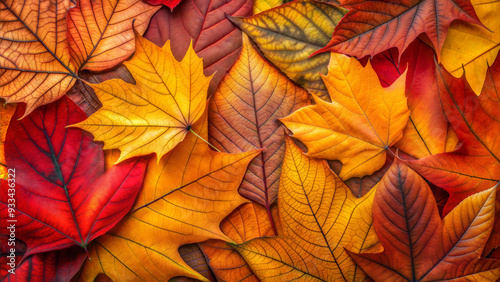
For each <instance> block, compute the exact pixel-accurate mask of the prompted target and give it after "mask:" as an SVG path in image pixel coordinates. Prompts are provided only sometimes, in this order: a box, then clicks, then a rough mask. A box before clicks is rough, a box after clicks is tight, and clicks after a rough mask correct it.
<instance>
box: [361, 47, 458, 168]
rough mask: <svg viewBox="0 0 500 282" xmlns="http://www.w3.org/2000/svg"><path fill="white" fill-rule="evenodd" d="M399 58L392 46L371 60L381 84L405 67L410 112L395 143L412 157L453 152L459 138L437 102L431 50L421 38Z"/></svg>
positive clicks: (396, 75)
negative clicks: (399, 137) (404, 126)
mask: <svg viewBox="0 0 500 282" xmlns="http://www.w3.org/2000/svg"><path fill="white" fill-rule="evenodd" d="M398 58H399V56H398V53H397V50H396V49H395V48H393V49H390V50H388V51H385V52H383V53H381V54H378V55H376V56H375V57H373V59H372V60H371V61H370V63H371V64H372V66H373V69H374V70H375V72H376V73H377V75H378V76H379V78H380V81H381V84H382V86H384V87H386V86H389V85H391V84H392V83H393V82H394V81H395V80H396V79H397V78H398V77H400V76H401V74H403V72H404V71H405V70H406V69H408V71H407V75H406V97H407V98H408V108H409V109H410V111H411V114H410V119H409V121H408V123H407V125H406V128H405V129H404V131H403V137H402V138H401V139H400V140H399V141H398V142H397V143H396V144H395V145H394V146H395V147H397V148H398V149H400V150H402V151H404V152H405V153H407V154H409V155H411V156H413V157H415V158H423V157H427V156H429V155H433V154H439V153H444V152H450V151H453V150H454V149H455V146H456V145H457V142H458V138H457V136H456V134H455V132H454V131H453V129H452V128H451V125H449V123H448V120H447V119H446V116H445V115H444V113H443V109H442V107H441V102H440V101H439V95H438V90H437V82H436V67H435V66H436V65H435V63H434V51H433V50H432V48H430V47H429V46H427V45H426V44H425V43H423V42H422V41H421V40H415V41H414V42H413V43H411V44H410V45H409V46H408V48H407V49H406V51H405V52H404V53H403V55H402V56H401V59H400V61H399V62H398Z"/></svg>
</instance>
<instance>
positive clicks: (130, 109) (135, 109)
mask: <svg viewBox="0 0 500 282" xmlns="http://www.w3.org/2000/svg"><path fill="white" fill-rule="evenodd" d="M124 64H125V66H126V67H127V68H128V69H129V71H130V72H131V73H132V76H133V77H134V79H135V81H136V84H135V85H133V84H128V83H125V82H124V81H121V80H117V79H112V80H107V81H105V82H103V83H100V84H97V85H92V88H93V89H94V91H95V92H96V94H97V96H98V97H99V100H100V101H101V102H102V104H103V106H102V108H100V109H99V110H98V111H97V112H96V113H94V114H93V115H91V116H90V117H89V118H87V119H86V120H85V121H83V122H80V123H78V124H75V125H73V126H76V127H79V128H81V129H83V130H86V131H88V132H90V133H92V135H94V139H95V140H98V141H104V149H113V148H117V149H119V150H120V151H121V155H120V158H119V159H118V160H117V163H118V162H121V161H123V160H126V159H129V158H132V157H135V156H141V155H148V154H151V153H156V155H157V156H158V159H160V158H161V157H163V156H164V155H165V154H166V153H168V152H169V151H170V150H172V149H173V148H174V147H175V146H176V145H177V144H179V142H181V141H182V140H183V139H184V137H185V136H186V134H187V133H188V132H189V130H190V128H191V126H192V125H193V124H194V123H195V122H196V121H197V120H198V119H199V118H200V117H201V115H202V114H203V111H204V110H205V105H206V97H207V96H206V95H207V94H206V93H207V89H208V83H209V82H210V77H205V76H204V75H203V67H202V60H201V59H200V58H199V57H198V56H197V55H196V53H195V52H194V50H193V48H191V47H190V48H189V49H188V51H187V53H186V55H185V57H184V59H183V60H182V61H181V62H178V61H177V60H175V58H174V56H173V55H172V52H171V51H170V43H169V42H167V43H166V44H165V45H164V46H163V47H162V48H160V47H158V46H156V45H154V44H153V43H151V42H149V41H148V40H146V39H144V38H143V37H142V36H140V35H139V34H137V33H136V52H135V55H134V57H133V58H132V60H130V61H127V62H125V63H124Z"/></svg>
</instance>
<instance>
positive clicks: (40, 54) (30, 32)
mask: <svg viewBox="0 0 500 282" xmlns="http://www.w3.org/2000/svg"><path fill="white" fill-rule="evenodd" d="M69 6H70V2H69V0H55V1H38V0H2V1H0V54H2V55H1V56H0V93H1V94H0V98H4V99H5V100H6V101H7V103H17V102H24V103H26V105H27V107H26V112H25V113H24V116H27V115H28V114H29V113H31V112H32V111H33V110H34V109H35V108H36V107H38V106H41V105H44V104H48V103H51V102H53V101H55V100H57V99H59V98H60V97H62V96H63V95H64V93H66V91H68V90H69V89H70V88H71V86H73V84H74V83H75V82H76V79H77V75H76V70H77V66H76V65H74V64H73V62H72V61H71V57H70V52H69V45H68V42H67V41H66V40H65V39H66V16H67V12H68V9H69ZM25 7H29V9H28V8H25ZM24 116H23V117H24Z"/></svg>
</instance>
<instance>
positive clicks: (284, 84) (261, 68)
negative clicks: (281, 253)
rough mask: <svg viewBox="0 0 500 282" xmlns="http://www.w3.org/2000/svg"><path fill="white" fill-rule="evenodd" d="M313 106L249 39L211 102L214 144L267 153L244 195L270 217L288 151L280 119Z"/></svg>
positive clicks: (243, 189)
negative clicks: (266, 211) (259, 150)
mask: <svg viewBox="0 0 500 282" xmlns="http://www.w3.org/2000/svg"><path fill="white" fill-rule="evenodd" d="M308 104H309V97H308V94H307V92H306V91H305V90H303V89H302V88H300V87H298V86H297V85H295V84H294V83H293V82H292V81H290V80H289V79H288V78H287V77H286V76H284V75H283V74H282V73H281V72H280V71H279V70H277V69H275V68H274V67H273V66H272V65H270V64H269V63H268V62H266V61H265V60H264V59H263V58H262V57H261V56H260V55H259V54H258V53H257V52H256V51H255V50H254V49H253V47H252V46H251V43H250V41H249V39H248V37H246V36H244V38H243V48H242V51H241V54H240V56H239V58H238V60H237V61H236V63H235V64H234V65H233V67H232V68H231V69H230V71H229V73H228V74H227V76H225V77H224V79H223V80H222V81H221V84H220V85H219V87H218V88H217V90H216V92H215V94H214V96H213V99H212V100H211V101H210V106H209V120H210V126H209V134H210V141H211V142H212V143H213V144H214V145H215V146H217V147H218V148H220V149H221V150H223V151H226V152H231V153H239V152H245V151H249V150H254V149H263V150H262V151H261V153H260V155H259V156H258V157H257V158H255V159H254V160H253V161H252V162H251V163H250V166H249V171H248V172H247V174H246V175H245V179H244V180H243V183H242V184H241V187H240V192H241V194H242V195H243V196H246V197H247V198H249V199H252V200H253V201H255V202H257V203H259V204H261V205H263V206H265V207H266V208H267V210H268V214H269V218H270V219H271V217H270V215H271V212H270V206H271V204H273V203H274V202H275V201H276V197H277V195H278V185H279V175H280V172H281V165H282V158H283V154H284V151H285V148H284V146H285V138H284V134H285V131H284V128H282V127H281V126H280V125H281V124H280V123H279V121H278V118H281V117H285V116H287V115H289V114H291V113H292V112H293V111H295V110H297V109H299V108H300V107H302V106H306V105H308ZM271 220H272V219H271Z"/></svg>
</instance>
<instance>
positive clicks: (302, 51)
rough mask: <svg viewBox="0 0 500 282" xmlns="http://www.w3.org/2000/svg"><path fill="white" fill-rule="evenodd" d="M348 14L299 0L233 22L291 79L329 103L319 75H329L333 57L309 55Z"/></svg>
mask: <svg viewBox="0 0 500 282" xmlns="http://www.w3.org/2000/svg"><path fill="white" fill-rule="evenodd" d="M346 12H347V11H346V10H345V9H342V8H340V7H337V6H333V5H329V4H326V3H322V2H318V1H314V0H298V1H293V2H291V3H287V4H285V5H282V6H279V7H277V8H275V9H271V10H268V11H265V12H263V13H260V14H258V15H255V16H253V17H250V18H234V17H232V18H230V19H231V20H232V21H233V22H234V23H235V24H236V25H238V27H240V28H241V29H242V30H243V31H244V32H245V33H246V34H247V35H248V36H250V37H251V38H252V39H253V41H254V42H255V43H256V44H257V45H258V46H259V48H260V50H261V51H262V53H264V55H265V56H266V59H268V60H269V61H271V62H272V63H273V64H274V65H275V66H276V67H278V68H279V69H280V70H281V71H283V72H284V73H285V74H286V75H287V76H288V77H289V78H290V79H292V80H293V81H295V82H296V83H297V84H299V85H301V86H303V87H305V88H306V89H307V90H308V91H309V92H311V93H314V94H316V95H318V96H319V97H321V98H323V99H325V100H328V99H329V97H328V93H327V91H326V86H325V84H324V83H323V81H322V80H321V75H320V73H323V74H326V73H327V71H328V62H329V60H330V56H329V54H322V55H318V56H314V57H312V58H310V56H311V54H313V53H314V52H315V51H317V50H319V49H320V48H321V47H323V46H325V44H327V43H328V41H329V40H330V38H331V36H332V34H333V30H334V28H335V26H336V25H337V23H338V22H339V21H340V19H341V18H342V16H344V14H345V13H346Z"/></svg>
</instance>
